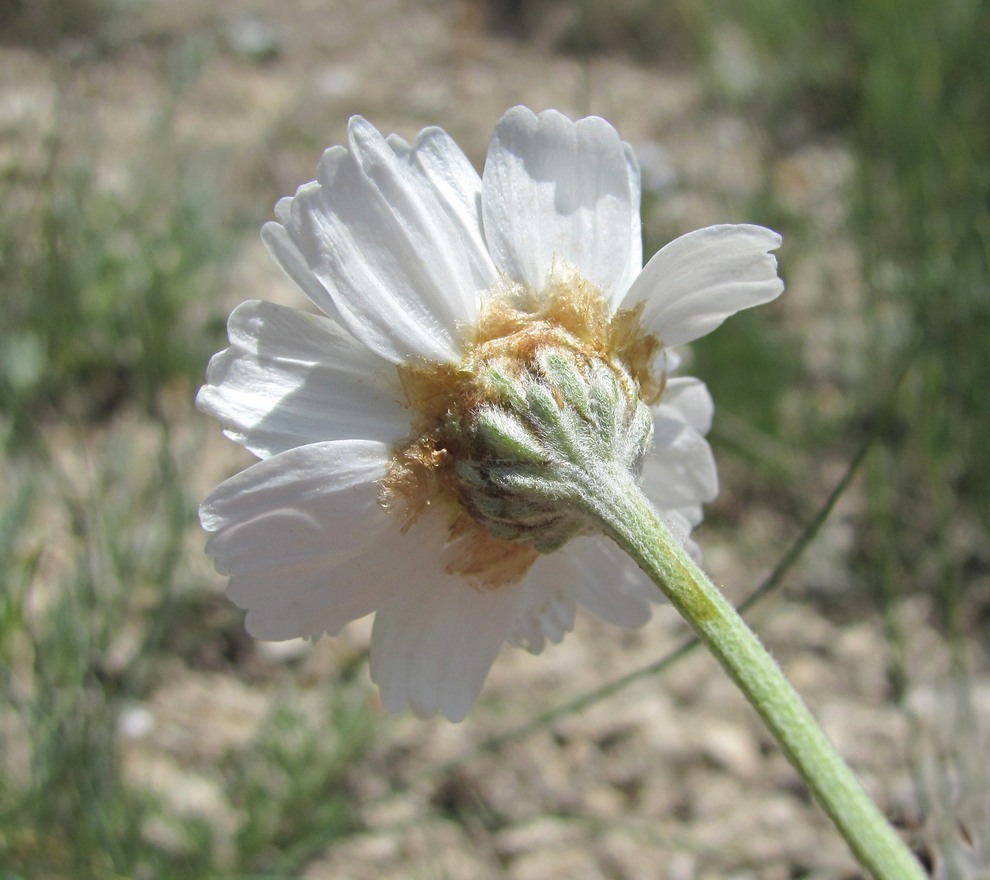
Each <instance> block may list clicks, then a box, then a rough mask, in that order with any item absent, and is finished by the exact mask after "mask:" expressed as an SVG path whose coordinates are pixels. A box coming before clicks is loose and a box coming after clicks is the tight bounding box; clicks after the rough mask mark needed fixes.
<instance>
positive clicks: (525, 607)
mask: <svg viewBox="0 0 990 880" xmlns="http://www.w3.org/2000/svg"><path fill="white" fill-rule="evenodd" d="M569 549H570V544H568V545H567V547H566V548H564V549H563V550H561V551H559V552H557V553H552V554H549V555H547V556H541V557H540V558H539V559H537V560H536V562H535V563H534V564H533V567H532V568H531V569H530V571H529V574H528V575H527V576H526V579H525V581H524V582H523V598H522V600H521V601H520V603H519V610H518V611H517V612H516V617H515V620H513V622H512V630H511V632H510V633H509V641H510V642H512V644H513V645H518V646H519V647H520V648H525V649H526V650H527V651H529V652H530V653H531V654H539V653H540V652H541V651H542V650H543V648H544V647H545V646H546V643H547V642H550V643H551V644H553V645H556V644H559V643H560V641H561V640H562V639H563V638H564V636H565V635H566V634H567V633H569V632H570V631H571V630H573V629H574V619H575V617H576V614H577V602H576V599H575V588H574V585H575V580H576V577H575V575H576V572H575V570H574V567H573V565H571V564H570V558H569V556H568V551H569Z"/></svg>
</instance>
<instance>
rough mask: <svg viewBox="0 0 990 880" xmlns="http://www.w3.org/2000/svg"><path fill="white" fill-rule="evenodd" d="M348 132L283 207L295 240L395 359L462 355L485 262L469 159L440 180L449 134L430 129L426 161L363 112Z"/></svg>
mask: <svg viewBox="0 0 990 880" xmlns="http://www.w3.org/2000/svg"><path fill="white" fill-rule="evenodd" d="M348 140H349V147H350V149H349V150H348V149H346V148H344V147H332V148H331V149H329V150H327V151H326V152H325V153H324V154H323V158H322V159H321V161H320V165H319V170H318V174H317V177H318V181H319V182H318V183H312V184H308V185H306V186H304V187H301V188H300V189H299V191H298V192H297V194H296V196H295V198H294V199H293V200H292V203H291V205H290V206H288V210H286V209H285V207H282V208H281V209H280V213H281V214H282V218H283V219H282V223H283V225H284V226H285V228H286V230H287V232H288V235H289V238H290V239H291V240H292V242H293V244H294V245H295V247H296V249H297V250H298V251H299V253H300V254H301V255H302V256H303V258H304V259H305V261H306V263H307V264H308V266H309V268H310V271H311V272H312V273H313V275H314V276H315V277H316V279H317V280H318V281H319V283H320V284H321V285H322V286H323V287H324V288H325V289H326V290H328V291H329V292H330V294H331V296H332V298H333V301H334V304H335V306H336V308H337V310H338V311H339V314H340V317H341V320H342V321H343V322H344V323H345V324H346V325H347V327H348V329H349V330H351V332H352V333H354V335H355V336H357V337H358V338H359V339H361V340H362V341H363V342H364V343H365V344H366V345H368V346H369V347H370V348H372V349H373V350H375V351H376V352H378V353H379V354H380V355H381V356H382V357H384V358H385V359H386V360H390V361H392V362H393V363H400V362H403V361H406V360H408V359H410V358H415V357H424V358H427V359H430V360H433V361H456V360H457V359H458V358H459V355H460V352H461V343H462V339H461V333H462V329H463V328H464V327H465V326H468V325H471V324H473V323H474V321H475V319H476V317H477V309H478V295H479V293H480V290H481V282H482V279H481V277H480V276H481V275H482V274H483V272H482V269H481V267H483V265H484V257H483V255H482V254H479V253H478V248H479V243H478V242H479V238H478V236H477V235H473V236H471V235H465V234H464V229H465V222H466V220H465V217H466V216H467V212H468V209H467V208H466V207H465V206H464V205H463V204H461V201H462V200H463V198H464V196H465V192H466V191H467V190H468V189H469V188H470V185H469V183H467V182H466V181H465V180H464V177H463V174H464V168H463V163H461V162H460V160H459V159H458V160H457V161H456V165H457V169H458V170H456V171H452V172H451V178H450V179H447V180H445V181H443V183H442V185H441V186H440V187H439V188H438V185H437V183H436V176H435V174H433V172H432V171H431V170H429V169H430V163H431V161H434V160H435V159H436V157H437V156H440V157H443V158H449V155H450V154H449V149H450V144H449V143H448V142H447V141H443V140H441V139H439V138H437V137H436V136H433V135H430V134H429V133H427V135H426V137H425V139H424V140H425V143H426V146H425V147H424V154H426V153H430V152H431V151H433V153H434V154H435V155H434V156H433V157H431V158H428V159H426V160H425V161H422V162H421V161H420V159H422V158H423V157H422V156H420V155H419V154H418V152H417V150H418V148H417V147H413V148H412V150H413V152H412V153H409V154H404V155H397V153H396V149H399V150H400V151H401V145H399V143H398V142H394V144H393V145H390V144H389V143H388V142H387V141H386V140H385V138H383V137H382V136H381V135H380V134H379V133H378V132H377V131H376V130H375V129H374V127H373V126H371V125H370V124H369V123H368V122H366V121H365V120H363V119H360V118H359V117H355V118H353V119H352V120H351V124H350V126H349V129H348ZM454 149H456V148H454ZM414 153H415V154H416V155H413V154H414ZM431 175H432V176H431ZM451 200H453V203H451ZM307 290H308V289H307Z"/></svg>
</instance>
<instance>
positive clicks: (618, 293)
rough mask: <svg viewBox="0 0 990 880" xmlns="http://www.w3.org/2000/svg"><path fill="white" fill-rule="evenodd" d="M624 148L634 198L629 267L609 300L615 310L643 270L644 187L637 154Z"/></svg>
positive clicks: (624, 146)
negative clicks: (642, 195) (641, 196)
mask: <svg viewBox="0 0 990 880" xmlns="http://www.w3.org/2000/svg"><path fill="white" fill-rule="evenodd" d="M622 146H623V148H624V149H625V153H626V170H627V171H628V173H629V193H630V195H631V196H632V204H631V210H630V212H629V221H630V223H631V227H632V228H631V232H630V236H631V238H630V242H629V265H628V267H627V268H626V272H625V274H624V275H623V276H622V277H621V278H620V279H619V280H618V281H617V282H616V283H615V284H614V285H613V287H612V289H611V290H610V291H609V297H608V298H609V302H610V303H611V304H612V307H613V308H615V307H617V306H618V304H619V303H620V302H622V299H623V297H624V296H625V295H626V291H627V290H629V288H630V287H631V286H632V283H633V281H635V280H636V278H637V277H638V276H639V273H640V272H641V271H642V270H643V216H642V212H641V210H640V192H641V188H642V187H641V183H640V178H641V175H640V171H639V160H637V158H636V154H635V153H634V152H633V148H632V147H631V146H630V145H629V144H627V143H623V145H622Z"/></svg>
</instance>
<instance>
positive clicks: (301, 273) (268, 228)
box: [261, 184, 340, 322]
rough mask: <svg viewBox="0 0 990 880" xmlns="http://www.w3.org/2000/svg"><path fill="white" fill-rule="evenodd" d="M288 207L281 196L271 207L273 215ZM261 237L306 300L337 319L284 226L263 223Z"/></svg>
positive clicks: (326, 293) (327, 296) (320, 284)
mask: <svg viewBox="0 0 990 880" xmlns="http://www.w3.org/2000/svg"><path fill="white" fill-rule="evenodd" d="M310 185H312V184H310ZM291 207H292V199H290V198H285V199H281V200H280V201H279V203H278V204H277V205H276V206H275V214H276V216H279V215H283V216H287V214H286V212H288V211H290V210H291ZM261 240H262V242H263V243H264V245H265V247H266V248H267V250H268V253H270V254H271V255H272V258H273V259H274V260H275V262H276V263H278V264H279V266H281V267H282V271H284V272H285V274H286V275H288V276H289V278H291V279H292V280H293V281H294V282H295V283H296V284H297V285H298V287H299V289H300V290H301V291H302V292H303V293H305V294H306V296H307V297H308V298H309V301H310V302H311V303H313V305H315V306H316V307H317V308H318V309H320V311H322V312H323V314H325V315H329V316H330V317H331V318H333V319H334V320H336V321H338V322H339V321H340V313H339V312H338V311H337V306H336V305H335V304H334V301H333V297H332V296H331V295H330V291H329V290H327V289H326V287H324V285H323V282H322V281H320V279H319V278H317V277H316V275H314V274H313V270H312V269H311V268H310V267H309V263H308V262H307V261H306V258H305V257H304V256H303V255H302V253H301V252H300V250H299V248H297V247H296V245H295V243H294V242H293V241H292V239H291V238H290V237H289V233H288V231H287V230H286V229H285V227H284V226H281V225H280V224H278V223H274V222H268V223H266V224H265V225H264V226H262V227H261Z"/></svg>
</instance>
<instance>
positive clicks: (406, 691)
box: [371, 523, 522, 721]
mask: <svg viewBox="0 0 990 880" xmlns="http://www.w3.org/2000/svg"><path fill="white" fill-rule="evenodd" d="M416 528H419V524H418V523H417V526H416ZM415 530H416V529H415V528H414V529H412V530H410V536H412V532H413V531H415ZM402 573H403V577H404V581H405V582H404V583H403V585H402V588H401V589H400V590H399V592H398V594H397V595H396V598H395V600H394V601H393V602H392V603H390V604H389V605H388V606H387V607H386V608H384V609H382V610H381V611H379V612H378V614H377V615H376V616H375V625H374V629H373V634H372V641H371V677H372V678H373V679H374V680H375V681H376V682H377V683H378V686H379V688H381V693H382V702H383V703H384V704H385V708H386V709H388V711H389V712H401V711H402V709H404V708H405V707H406V706H407V705H409V706H411V707H412V710H413V711H414V712H415V713H416V714H417V715H420V716H421V717H424V718H426V717H429V716H431V715H434V714H436V713H437V712H440V713H442V714H443V715H445V716H446V717H447V718H449V719H450V720H451V721H460V720H461V719H463V718H464V716H465V715H467V712H468V709H470V708H471V704H472V703H474V701H475V700H476V699H477V697H478V694H479V693H480V692H481V688H482V685H483V684H484V681H485V677H486V676H487V675H488V670H489V669H490V668H491V665H492V663H493V662H494V661H495V657H496V655H497V654H498V650H499V647H500V646H501V644H502V642H503V641H505V637H506V635H507V634H508V632H509V626H510V624H511V622H512V619H513V617H514V616H515V613H516V607H517V605H518V603H519V599H520V596H521V595H522V591H521V589H520V586H519V585H518V584H516V585H508V586H502V587H498V588H496V589H491V590H479V589H475V588H473V587H471V586H470V585H468V584H467V583H466V582H465V581H464V580H463V579H461V578H459V577H452V576H450V575H447V574H444V573H443V572H441V571H440V570H439V567H437V568H435V569H427V570H425V571H424V570H423V569H420V570H416V569H413V568H411V567H409V566H403V567H402Z"/></svg>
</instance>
